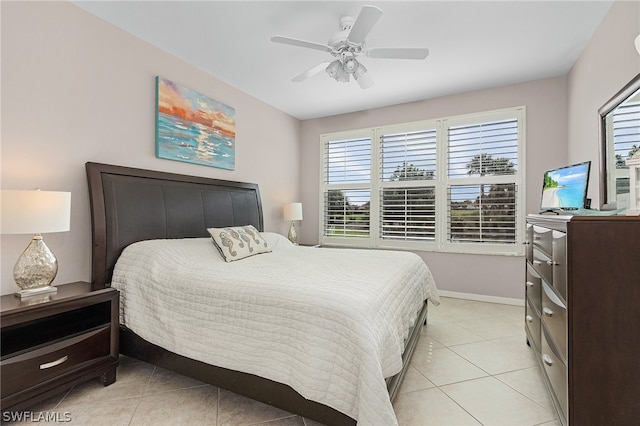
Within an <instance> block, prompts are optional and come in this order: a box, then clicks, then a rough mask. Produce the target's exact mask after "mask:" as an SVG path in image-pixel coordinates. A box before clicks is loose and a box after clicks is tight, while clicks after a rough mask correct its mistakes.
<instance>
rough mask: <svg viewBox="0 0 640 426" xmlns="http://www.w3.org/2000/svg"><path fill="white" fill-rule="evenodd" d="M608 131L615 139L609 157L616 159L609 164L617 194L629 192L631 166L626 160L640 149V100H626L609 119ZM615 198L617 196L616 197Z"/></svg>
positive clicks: (612, 138)
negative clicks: (613, 162) (612, 163)
mask: <svg viewBox="0 0 640 426" xmlns="http://www.w3.org/2000/svg"><path fill="white" fill-rule="evenodd" d="M607 123H608V126H609V129H608V131H609V132H610V134H611V140H613V147H612V148H611V149H612V150H613V155H610V154H609V155H608V156H607V157H608V158H611V159H613V161H615V164H614V165H608V166H607V169H608V170H612V174H613V176H614V177H615V194H616V195H620V194H628V193H629V167H628V166H627V165H626V163H625V160H627V159H628V158H631V156H633V154H635V153H636V151H638V149H640V102H639V101H636V102H633V101H631V102H624V103H622V104H621V105H620V106H619V107H617V108H616V109H615V110H614V112H613V114H612V116H611V117H610V118H609V117H608V119H607ZM614 199H615V198H614Z"/></svg>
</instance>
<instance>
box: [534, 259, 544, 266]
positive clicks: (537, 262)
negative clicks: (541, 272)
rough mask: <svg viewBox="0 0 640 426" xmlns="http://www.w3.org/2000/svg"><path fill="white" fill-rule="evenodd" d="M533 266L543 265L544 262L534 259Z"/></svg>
mask: <svg viewBox="0 0 640 426" xmlns="http://www.w3.org/2000/svg"><path fill="white" fill-rule="evenodd" d="M533 264H534V265H542V261H541V260H538V259H534V260H533Z"/></svg>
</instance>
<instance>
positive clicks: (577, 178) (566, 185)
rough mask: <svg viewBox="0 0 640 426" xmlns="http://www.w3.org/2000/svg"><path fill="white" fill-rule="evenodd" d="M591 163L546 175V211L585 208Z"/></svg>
mask: <svg viewBox="0 0 640 426" xmlns="http://www.w3.org/2000/svg"><path fill="white" fill-rule="evenodd" d="M590 168H591V161H585V162H584V163H579V164H573V165H571V166H566V167H561V168H559V169H553V170H549V171H547V172H546V173H545V174H544V184H543V186H542V201H541V203H540V209H541V210H542V211H543V212H544V211H549V210H550V211H554V210H576V209H582V208H584V204H585V200H586V199H587V187H588V185H589V169H590Z"/></svg>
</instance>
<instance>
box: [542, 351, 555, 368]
mask: <svg viewBox="0 0 640 426" xmlns="http://www.w3.org/2000/svg"><path fill="white" fill-rule="evenodd" d="M542 361H543V362H544V363H545V364H547V365H548V366H549V367H551V366H552V365H553V360H552V359H551V357H550V356H549V355H547V354H544V355H542Z"/></svg>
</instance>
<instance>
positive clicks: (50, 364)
mask: <svg viewBox="0 0 640 426" xmlns="http://www.w3.org/2000/svg"><path fill="white" fill-rule="evenodd" d="M68 359H69V356H68V355H65V356H63V357H62V358H60V359H57V360H55V361H51V362H45V363H44V364H40V370H46V369H47V368H52V367H55V366H57V365H60V364H62V363H63V362H65V361H66V360H68Z"/></svg>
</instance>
